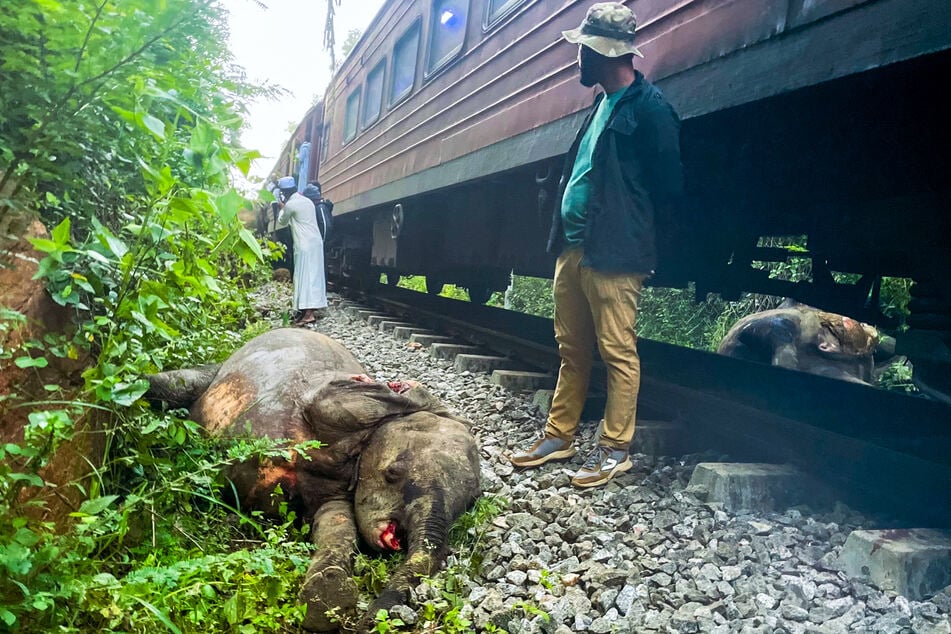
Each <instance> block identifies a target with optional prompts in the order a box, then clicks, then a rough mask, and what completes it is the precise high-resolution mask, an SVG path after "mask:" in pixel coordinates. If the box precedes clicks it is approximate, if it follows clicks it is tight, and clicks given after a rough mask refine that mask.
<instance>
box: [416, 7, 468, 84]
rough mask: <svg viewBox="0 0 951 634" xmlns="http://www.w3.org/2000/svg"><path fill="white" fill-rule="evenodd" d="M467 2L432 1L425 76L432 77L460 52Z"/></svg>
mask: <svg viewBox="0 0 951 634" xmlns="http://www.w3.org/2000/svg"><path fill="white" fill-rule="evenodd" d="M468 17H469V0H434V1H433V13H432V21H431V26H432V28H430V30H429V56H428V57H427V63H426V74H427V76H428V75H432V74H433V73H435V72H436V71H438V70H439V69H441V68H442V67H443V66H445V65H446V64H448V63H449V62H450V61H451V60H452V59H453V58H454V57H455V56H456V55H458V54H459V53H461V52H462V45H463V43H464V41H465V37H466V22H467V20H468Z"/></svg>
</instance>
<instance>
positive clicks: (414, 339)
mask: <svg viewBox="0 0 951 634" xmlns="http://www.w3.org/2000/svg"><path fill="white" fill-rule="evenodd" d="M409 341H410V343H418V344H419V345H421V346H423V347H424V348H427V347H429V346H431V345H433V344H434V343H444V342H446V341H452V337H446V336H444V335H426V334H423V333H421V332H414V333H413V334H412V335H410V338H409Z"/></svg>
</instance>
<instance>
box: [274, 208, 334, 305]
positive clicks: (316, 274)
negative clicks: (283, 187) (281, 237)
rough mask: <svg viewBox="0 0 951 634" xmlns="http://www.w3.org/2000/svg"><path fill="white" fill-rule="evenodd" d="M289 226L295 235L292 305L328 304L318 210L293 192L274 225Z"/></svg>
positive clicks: (322, 241) (279, 226)
mask: <svg viewBox="0 0 951 634" xmlns="http://www.w3.org/2000/svg"><path fill="white" fill-rule="evenodd" d="M287 225H290V226H291V234H292V235H293V236H294V308H295V309H296V310H307V309H308V308H324V307H325V306H327V280H326V278H325V277H324V240H323V238H321V237H320V229H319V228H318V226H317V210H316V208H315V207H314V203H312V202H311V201H310V199H308V198H306V197H304V196H301V195H300V194H297V193H295V194H294V195H292V196H291V197H290V198H289V199H288V201H287V202H286V203H285V204H284V208H283V209H281V213H280V215H278V217H277V227H278V228H282V227H286V226H287Z"/></svg>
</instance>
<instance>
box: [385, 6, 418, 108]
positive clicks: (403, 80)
mask: <svg viewBox="0 0 951 634" xmlns="http://www.w3.org/2000/svg"><path fill="white" fill-rule="evenodd" d="M418 53H419V22H417V23H416V24H414V25H413V26H411V27H410V28H409V30H407V31H406V33H404V34H403V36H402V37H400V39H399V40H397V42H396V46H394V47H393V72H392V75H393V77H392V79H391V80H390V105H392V104H394V103H396V102H397V101H399V100H400V99H402V98H403V97H405V96H406V95H408V94H409V92H410V91H411V90H412V89H413V83H414V82H415V81H416V57H417V55H418Z"/></svg>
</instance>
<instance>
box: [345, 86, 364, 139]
mask: <svg viewBox="0 0 951 634" xmlns="http://www.w3.org/2000/svg"><path fill="white" fill-rule="evenodd" d="M359 111H360V88H359V87H357V89H356V90H354V91H353V92H352V93H350V96H349V97H347V109H346V111H345V112H344V115H343V142H344V143H347V142H349V141H352V140H353V137H355V136H357V113H358V112H359Z"/></svg>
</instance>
